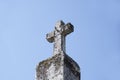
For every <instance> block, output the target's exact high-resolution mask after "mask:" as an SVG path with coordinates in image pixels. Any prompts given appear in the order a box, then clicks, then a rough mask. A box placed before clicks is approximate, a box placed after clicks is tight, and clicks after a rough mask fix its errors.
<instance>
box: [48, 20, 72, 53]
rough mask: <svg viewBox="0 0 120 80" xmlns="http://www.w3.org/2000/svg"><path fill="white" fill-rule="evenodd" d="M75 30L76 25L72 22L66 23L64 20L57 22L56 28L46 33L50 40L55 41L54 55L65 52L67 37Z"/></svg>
mask: <svg viewBox="0 0 120 80" xmlns="http://www.w3.org/2000/svg"><path fill="white" fill-rule="evenodd" d="M73 31H74V27H73V25H72V24H71V23H67V24H65V23H64V22H63V21H62V20H60V21H58V22H57V23H56V25H55V30H54V31H52V32H50V33H48V34H47V35H46V39H47V40H48V42H50V43H52V42H54V51H53V55H55V54H59V53H61V52H64V53H65V51H66V50H65V37H66V36H67V35H68V34H70V33H71V32H73Z"/></svg>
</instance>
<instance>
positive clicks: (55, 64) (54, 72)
mask: <svg viewBox="0 0 120 80" xmlns="http://www.w3.org/2000/svg"><path fill="white" fill-rule="evenodd" d="M73 30H74V28H73V25H72V24H71V23H67V24H65V23H64V22H63V21H58V22H57V23H56V25H55V30H54V31H52V32H50V33H48V34H47V35H46V39H47V40H48V41H49V42H50V43H52V42H54V50H53V56H52V57H51V58H48V59H47V60H44V61H42V62H40V63H39V64H38V66H37V68H36V80H80V68H79V65H78V64H77V63H76V62H75V61H74V60H73V59H72V58H71V57H69V56H68V55H67V54H66V52H65V37H66V36H67V35H68V34H70V33H71V32H73Z"/></svg>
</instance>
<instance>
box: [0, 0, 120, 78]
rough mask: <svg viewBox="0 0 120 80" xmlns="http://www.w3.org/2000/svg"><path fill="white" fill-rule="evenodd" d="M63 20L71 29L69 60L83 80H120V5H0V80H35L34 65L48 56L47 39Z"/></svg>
mask: <svg viewBox="0 0 120 80" xmlns="http://www.w3.org/2000/svg"><path fill="white" fill-rule="evenodd" d="M58 20H63V21H64V22H65V23H67V22H71V23H72V24H73V25H74V28H75V31H74V33H72V34H70V35H69V36H67V40H66V41H67V45H66V47H67V50H66V52H67V54H68V55H69V56H71V57H72V58H73V59H74V60H75V61H76V62H77V63H78V64H79V65H80V67H81V80H120V77H119V76H120V1H119V0H69V1H68V0H0V80H34V79H35V68H36V65H37V64H38V62H40V61H42V60H45V59H47V58H48V57H50V56H52V50H53V44H51V43H48V42H47V41H46V39H45V36H46V34H47V33H49V32H51V31H52V30H54V26H55V23H56V22H57V21H58Z"/></svg>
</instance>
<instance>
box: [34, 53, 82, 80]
mask: <svg viewBox="0 0 120 80" xmlns="http://www.w3.org/2000/svg"><path fill="white" fill-rule="evenodd" d="M36 80H80V68H79V66H78V64H77V63H76V62H75V61H74V60H73V59H72V58H70V57H69V56H68V55H66V54H65V53H60V54H56V55H54V56H53V57H51V58H49V59H47V60H44V61H42V62H40V63H39V64H38V66H37V68H36Z"/></svg>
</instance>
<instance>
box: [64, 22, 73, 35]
mask: <svg viewBox="0 0 120 80" xmlns="http://www.w3.org/2000/svg"><path fill="white" fill-rule="evenodd" d="M73 31H74V26H73V25H72V24H71V23H67V24H66V25H65V28H64V31H63V33H64V35H67V34H70V33H71V32H73Z"/></svg>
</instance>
